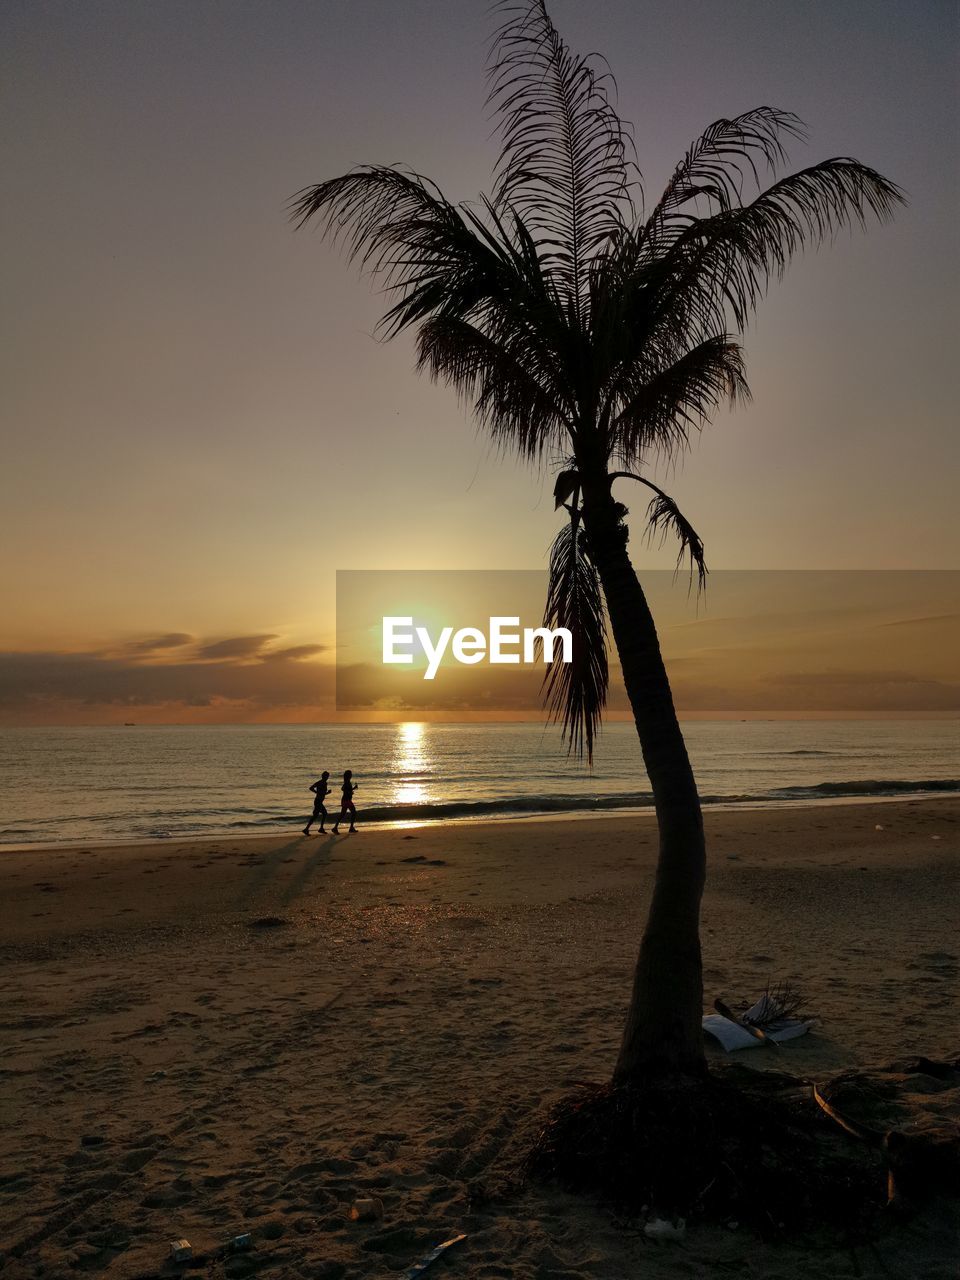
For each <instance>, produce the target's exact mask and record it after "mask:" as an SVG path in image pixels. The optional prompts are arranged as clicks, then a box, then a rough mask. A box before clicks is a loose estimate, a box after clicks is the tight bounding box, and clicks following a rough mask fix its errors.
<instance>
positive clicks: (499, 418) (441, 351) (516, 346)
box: [417, 315, 569, 458]
mask: <svg viewBox="0 0 960 1280" xmlns="http://www.w3.org/2000/svg"><path fill="white" fill-rule="evenodd" d="M514 337H515V340H514V341H502V340H497V339H496V338H493V337H490V336H489V335H487V334H485V333H482V332H481V331H480V330H479V329H477V328H476V327H475V326H474V325H472V324H470V323H468V322H467V321H466V320H460V319H457V318H456V317H455V316H444V315H438V316H434V317H432V318H431V319H428V320H425V321H424V322H423V324H421V326H420V331H419V334H418V339H417V352H418V359H417V368H418V370H421V371H422V370H427V371H428V372H429V373H430V375H431V377H432V378H433V379H434V381H438V380H439V381H443V382H445V383H447V384H448V385H449V386H452V387H454V388H455V389H456V390H457V392H458V393H459V394H460V396H461V398H462V399H463V400H465V401H466V402H468V403H470V405H471V407H472V410H473V413H474V416H475V417H476V419H477V421H478V422H480V423H482V424H483V425H485V426H486V427H487V428H488V429H489V430H490V433H491V434H492V436H493V437H494V439H495V440H497V441H498V442H500V443H502V444H510V445H512V446H513V447H515V448H516V449H518V450H519V452H520V453H521V454H523V455H524V456H526V457H529V458H539V457H541V456H542V455H543V453H544V452H545V451H546V450H548V449H551V448H553V449H557V448H560V447H561V445H562V444H563V442H564V433H565V431H566V430H567V429H568V426H569V416H568V413H567V412H566V410H565V406H564V405H563V403H561V402H560V401H559V400H558V398H557V384H556V379H555V377H554V369H553V367H552V366H550V365H547V366H546V367H544V366H543V353H542V345H541V344H540V343H539V342H538V341H537V340H536V338H537V335H536V334H535V333H534V332H533V331H531V330H529V329H522V328H521V329H520V330H519V332H517V333H516V334H515V335H514Z"/></svg>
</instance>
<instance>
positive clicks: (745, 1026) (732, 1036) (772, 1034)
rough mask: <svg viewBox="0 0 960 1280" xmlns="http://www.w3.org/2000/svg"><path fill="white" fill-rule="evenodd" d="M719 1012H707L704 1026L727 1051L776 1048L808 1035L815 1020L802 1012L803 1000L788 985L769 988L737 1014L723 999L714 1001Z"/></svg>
mask: <svg viewBox="0 0 960 1280" xmlns="http://www.w3.org/2000/svg"><path fill="white" fill-rule="evenodd" d="M714 1008H715V1009H717V1011H718V1012H717V1013H708V1014H706V1015H705V1016H704V1019H703V1029H704V1031H705V1032H706V1033H707V1034H708V1035H711V1036H713V1038H714V1039H715V1040H719V1042H720V1044H721V1045H722V1046H723V1048H724V1049H726V1051H727V1053H733V1052H734V1051H735V1050H737V1049H756V1048H758V1047H760V1046H761V1045H766V1046H767V1047H768V1048H775V1047H776V1046H777V1045H778V1044H782V1043H783V1041H785V1040H795V1039H796V1038H797V1036H802V1035H806V1033H807V1032H808V1031H809V1030H810V1028H811V1027H812V1026H813V1024H814V1022H815V1021H816V1019H815V1018H811V1017H809V1016H807V1015H804V1014H803V1013H801V1012H800V999H799V997H798V996H797V994H796V992H795V991H793V990H791V988H789V987H786V986H779V987H774V988H773V989H772V990H770V989H769V988H768V989H767V990H766V991H765V992H764V993H763V995H762V996H761V997H760V999H759V1000H757V1001H756V1002H755V1003H754V1004H752V1005H751V1006H750V1008H749V1009H745V1010H744V1011H743V1013H741V1014H736V1013H734V1012H733V1011H732V1010H730V1009H728V1008H727V1006H726V1005H725V1004H724V1003H723V1002H722V1001H721V1000H717V1001H716V1002H715V1003H714Z"/></svg>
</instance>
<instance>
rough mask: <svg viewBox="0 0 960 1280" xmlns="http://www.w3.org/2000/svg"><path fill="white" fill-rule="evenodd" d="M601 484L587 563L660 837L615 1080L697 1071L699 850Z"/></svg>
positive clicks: (640, 613)
mask: <svg viewBox="0 0 960 1280" xmlns="http://www.w3.org/2000/svg"><path fill="white" fill-rule="evenodd" d="M622 510H623V509H622V508H618V505H617V504H616V503H615V502H614V501H613V499H612V497H611V496H610V492H609V481H606V482H605V483H601V484H600V485H599V486H598V489H597V492H596V493H595V494H593V495H591V494H590V493H589V492H585V493H584V524H585V527H586V531H587V537H588V539H589V549H590V555H591V558H592V560H593V562H594V564H595V565H596V568H597V572H598V573H599V575H600V581H601V583H602V585H603V592H604V596H605V598H606V602H607V609H608V612H609V615H610V622H611V627H612V630H613V638H614V642H615V644H616V646H617V652H618V654H619V656H620V663H621V666H622V668H623V678H624V683H625V684H626V688H627V696H628V697H629V699H630V705H631V707H632V709H633V715H634V720H635V722H636V726H637V733H638V734H639V736H640V747H641V750H642V752H643V760H644V764H645V765H646V769H647V774H648V776H649V778H650V786H651V789H652V791H653V798H654V805H655V808H656V814H657V823H658V826H659V831H660V853H659V859H658V862H657V874H656V883H655V886H654V891H653V900H652V902H651V904H650V912H649V915H648V917H647V924H646V928H645V930H644V934H643V940H642V942H641V945H640V955H639V958H638V960H637V968H636V972H635V975H634V982H633V994H632V997H631V1000H630V1008H629V1011H628V1014H627V1022H626V1026H625V1028H624V1033H623V1042H622V1044H621V1047H620V1056H619V1058H618V1059H617V1065H616V1068H615V1071H614V1079H615V1080H618V1081H623V1082H625V1081H628V1080H630V1079H632V1078H637V1077H640V1076H645V1077H648V1076H650V1075H652V1074H673V1075H699V1074H701V1073H703V1072H704V1071H706V1059H705V1057H704V1053H703V1031H702V1028H701V1018H702V1015H703V967H702V961H701V956H700V900H701V897H702V896H703V885H704V878H705V874H706V848H705V843H704V834H703V818H702V815H701V812H700V798H699V796H698V794H697V785H696V781H695V780H694V776H693V770H692V769H691V767H690V760H689V758H688V756H687V748H686V744H685V743H684V740H683V734H682V733H681V731H680V726H679V724H678V722H677V715H676V711H675V710H674V706H673V696H672V694H671V692H670V683H669V681H668V679H667V673H666V669H665V667H664V665H663V658H662V656H661V653H660V641H659V638H658V636H657V631H656V627H655V626H654V622H653V617H652V615H651V613H650V609H649V607H648V605H647V601H646V597H645V596H644V594H643V590H642V588H641V586H640V583H639V581H638V580H637V575H636V572H635V571H634V568H633V565H632V564H631V563H630V557H629V555H628V554H627V530H626V528H625V526H624V525H623V523H622V522H621V520H620V513H621V512H622Z"/></svg>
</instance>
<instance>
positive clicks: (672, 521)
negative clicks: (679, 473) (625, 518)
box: [635, 476, 707, 591]
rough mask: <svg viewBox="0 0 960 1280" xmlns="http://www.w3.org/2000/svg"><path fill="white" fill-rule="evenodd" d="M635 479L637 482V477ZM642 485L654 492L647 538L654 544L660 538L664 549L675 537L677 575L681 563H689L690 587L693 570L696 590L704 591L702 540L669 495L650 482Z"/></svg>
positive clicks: (705, 581) (705, 569)
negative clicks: (678, 543)
mask: <svg viewBox="0 0 960 1280" xmlns="http://www.w3.org/2000/svg"><path fill="white" fill-rule="evenodd" d="M635 478H636V479H640V477H639V476H638V477H635ZM642 483H644V484H647V485H648V486H649V488H651V489H655V490H656V492H655V494H654V496H653V498H651V500H650V505H649V506H648V507H647V536H648V538H649V539H650V541H653V539H654V538H656V537H658V536H659V540H660V546H663V544H664V542H666V540H667V537H668V536H669V535H671V534H672V535H673V536H674V537H676V538H677V539H678V540H679V542H680V550H679V552H678V553H677V572H678V573H679V572H680V569H681V568H682V567H683V562H684V560H685V559H687V560H689V563H690V584H691V586H692V585H693V574H694V570H696V574H697V590H698V591H703V589H704V588H705V587H706V585H707V565H706V560H705V559H704V550H703V540H702V539H701V538H700V535H699V534H698V533H697V531H696V529H694V527H693V525H692V524H691V523H690V521H689V520H688V519H687V518H686V516H685V515H684V514H683V512H682V511H681V510H680V508H679V507H678V506H677V504H676V503H675V502H674V500H673V499H672V498H671V497H670V496H669V494H666V493H664V492H663V490H662V489H657V488H656V486H655V485H652V484H650V482H649V481H643V482H642Z"/></svg>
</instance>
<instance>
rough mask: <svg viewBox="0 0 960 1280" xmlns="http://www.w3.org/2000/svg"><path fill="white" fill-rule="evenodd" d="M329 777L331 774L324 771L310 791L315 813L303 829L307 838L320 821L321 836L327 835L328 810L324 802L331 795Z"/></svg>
mask: <svg viewBox="0 0 960 1280" xmlns="http://www.w3.org/2000/svg"><path fill="white" fill-rule="evenodd" d="M329 777H330V774H329V772H328V771H327V770H326V769H324V771H323V773H321V775H320V777H319V778H318V779H317V780H316V782H314V783H312V784H311V787H310V790H311V791H312V792H313V813H312V815H311V817H310V821H309V822H308V823H307V825H306V826H305V827H304V828H303V834H304V835H305V836H308V835H309V834H310V828H311V827H312V826H313V824H314V823H315V822H318V821H319V823H320V834H321V835H326V834H327V831H326V828H325V827H324V825H323V824H324V823H325V822H326V820H327V809H326V806H325V805H324V803H323V802H324V800H325V799H326V798H327V796H328V795H329V794H330V788H329V787H328V786H327V779H328V778H329Z"/></svg>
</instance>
